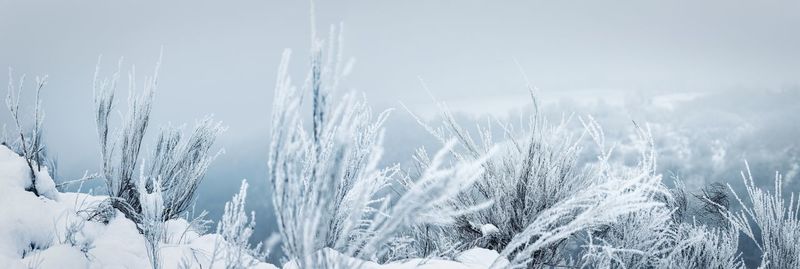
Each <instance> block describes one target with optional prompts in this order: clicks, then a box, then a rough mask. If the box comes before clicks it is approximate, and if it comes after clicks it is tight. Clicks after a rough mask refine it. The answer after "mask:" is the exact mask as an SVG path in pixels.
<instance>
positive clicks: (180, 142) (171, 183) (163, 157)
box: [93, 60, 224, 224]
mask: <svg viewBox="0 0 800 269" xmlns="http://www.w3.org/2000/svg"><path fill="white" fill-rule="evenodd" d="M159 66H160V60H159V63H158V64H156V68H155V75H154V76H153V77H152V78H145V85H144V87H143V90H142V92H141V93H139V94H136V91H137V90H136V89H135V87H136V84H135V82H134V80H135V73H134V72H133V71H131V72H130V74H129V93H130V95H129V97H128V112H127V115H126V117H125V118H124V119H123V122H122V123H121V124H122V128H121V129H120V130H117V131H116V132H114V133H111V131H110V129H111V128H110V126H109V125H110V122H109V116H110V114H111V112H112V110H113V108H114V99H115V91H116V88H117V84H118V83H119V77H120V71H119V70H118V71H117V72H115V73H114V74H113V75H112V77H111V78H110V79H108V78H107V79H103V80H100V79H99V78H98V76H99V65H98V68H97V70H96V71H95V79H94V83H93V86H94V87H93V89H94V104H95V112H96V118H95V119H96V123H97V133H98V136H99V141H100V153H101V156H102V161H103V173H102V174H103V177H104V179H105V182H106V188H107V191H108V195H109V196H110V197H111V204H112V205H113V207H114V208H116V209H117V210H119V211H121V212H122V213H123V214H125V216H126V217H128V218H129V219H131V220H134V221H135V222H136V223H140V224H141V223H143V222H142V217H143V205H142V201H141V196H140V195H139V192H140V189H139V188H137V185H136V184H137V183H136V182H137V180H135V179H134V175H135V173H136V171H137V167H138V165H137V164H138V163H139V162H140V160H141V159H142V158H141V157H140V155H141V154H140V151H141V149H142V144H143V141H142V139H143V137H144V135H145V132H146V131H147V128H148V125H149V122H150V111H151V110H152V103H153V94H154V91H155V89H156V87H157V85H158V69H159ZM120 69H121V61H120ZM223 130H224V128H223V127H221V126H220V124H219V123H214V122H213V121H212V120H211V119H210V118H206V119H204V120H202V121H199V122H198V123H197V124H196V125H195V127H194V130H193V131H192V132H191V134H190V135H189V136H188V137H187V136H185V135H184V134H183V133H182V131H181V130H180V128H175V127H167V128H165V129H164V130H162V131H161V133H160V134H159V136H158V138H157V140H156V144H155V148H154V150H153V153H152V154H151V155H150V156H149V158H150V159H149V160H148V161H147V164H148V165H147V166H141V167H138V168H139V169H140V170H141V171H139V172H140V174H142V177H143V178H145V182H148V183H147V184H148V188H152V187H151V186H150V185H151V182H152V181H153V180H157V181H158V182H160V183H159V185H160V186H159V188H160V190H161V193H162V201H163V206H162V207H161V208H162V211H163V212H161V213H159V216H160V217H161V219H162V221H163V220H169V219H174V218H176V217H178V216H179V215H180V214H181V213H183V212H185V211H186V210H187V209H189V207H191V205H192V204H193V202H194V197H195V192H196V191H197V187H198V185H199V184H200V181H201V180H202V179H203V177H204V176H205V173H206V171H207V169H208V166H209V165H210V163H211V161H212V160H213V159H214V158H215V157H216V154H214V153H212V152H211V146H212V145H213V143H214V141H215V139H216V137H217V135H218V134H219V133H220V132H222V131H223Z"/></svg>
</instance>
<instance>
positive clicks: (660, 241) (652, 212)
mask: <svg viewBox="0 0 800 269" xmlns="http://www.w3.org/2000/svg"><path fill="white" fill-rule="evenodd" d="M674 212H675V210H674V208H670V207H666V206H659V207H654V208H651V209H649V210H640V211H636V212H633V213H630V214H627V215H624V216H622V217H620V218H619V219H618V220H617V221H616V222H614V223H612V224H610V225H606V226H603V227H602V228H599V229H595V230H594V231H592V232H589V233H588V234H587V236H586V238H587V239H588V240H587V241H588V242H587V243H585V244H584V245H583V246H582V248H583V251H582V252H581V253H580V256H579V259H580V260H581V263H582V264H583V266H584V267H590V268H617V267H619V268H743V266H744V265H743V261H742V259H741V255H740V252H739V251H738V234H737V232H736V230H734V229H730V228H728V227H711V226H707V225H700V224H697V223H681V222H677V221H676V220H675V219H674V217H673V214H674Z"/></svg>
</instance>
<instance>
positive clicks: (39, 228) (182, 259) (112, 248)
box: [0, 146, 508, 269]
mask: <svg viewBox="0 0 800 269" xmlns="http://www.w3.org/2000/svg"><path fill="white" fill-rule="evenodd" d="M43 171H45V172H43V173H40V174H38V175H37V176H36V188H37V190H38V191H39V193H40V194H41V196H39V197H37V196H36V195H34V193H33V192H30V191H27V190H26V189H30V188H31V187H32V186H31V185H32V180H31V177H30V174H29V173H30V170H29V169H28V167H27V165H26V163H25V160H24V159H23V158H22V157H20V156H18V155H17V154H16V153H14V152H13V151H11V150H10V149H8V148H7V147H5V146H0V216H2V218H0V268H42V269H46V268H148V267H150V265H149V260H148V254H147V248H146V242H145V238H144V236H143V235H142V234H140V233H139V231H138V230H137V228H136V224H135V223H134V222H133V221H131V220H129V219H126V218H125V217H124V215H123V214H121V213H120V212H118V211H117V212H116V214H115V216H113V217H110V218H109V219H103V218H102V217H101V216H99V214H98V212H100V210H98V208H100V207H102V204H103V201H104V200H105V199H106V198H107V197H106V196H101V195H91V194H85V193H71V192H64V193H61V192H59V191H58V190H56V187H55V184H54V182H53V180H52V178H51V177H50V176H49V175H48V174H47V173H46V170H44V169H43ZM106 221H107V223H105V222H106ZM223 240H224V239H223V238H222V236H220V235H218V234H213V233H211V234H200V233H199V232H198V231H196V230H195V229H193V228H192V226H191V225H190V224H189V222H188V221H187V220H185V219H174V220H170V221H167V222H166V223H165V232H164V235H163V238H162V244H161V246H160V254H161V255H160V257H161V266H162V268H226V264H225V262H224V258H223V257H224V252H225V251H226V249H224V248H225V247H224V245H225V244H222V241H223ZM214 253H216V254H214ZM321 253H323V254H324V256H325V257H326V258H327V259H332V261H336V262H337V263H339V264H342V262H344V263H345V264H349V265H351V266H356V265H358V266H360V267H361V268H367V269H373V268H374V269H378V268H382V269H406V268H464V269H478V268H489V267H490V266H491V265H492V263H493V262H495V261H497V262H496V264H495V265H496V266H503V265H506V264H507V263H508V262H507V261H506V260H505V259H504V258H499V255H498V253H497V252H495V251H492V250H486V249H480V248H476V249H471V250H467V251H465V252H463V253H461V254H460V255H457V256H456V259H455V260H454V261H450V260H442V259H411V260H406V261H402V262H396V263H391V264H384V265H379V264H377V263H374V262H368V261H360V260H357V259H354V258H349V257H345V256H344V255H342V254H339V253H336V252H335V251H333V250H330V249H325V250H323V251H321ZM211 257H215V258H214V259H212V258H211ZM498 258H499V259H498ZM249 259H252V258H251V257H250V258H249ZM251 268H261V269H269V268H277V267H276V266H274V265H272V264H268V263H263V262H258V263H256V264H255V265H254V266H252V267H251ZM283 268H296V265H295V264H294V263H293V262H288V263H287V264H286V265H285V266H283Z"/></svg>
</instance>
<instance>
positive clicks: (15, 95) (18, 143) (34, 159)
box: [2, 69, 57, 199]
mask: <svg viewBox="0 0 800 269" xmlns="http://www.w3.org/2000/svg"><path fill="white" fill-rule="evenodd" d="M24 84H25V75H23V76H22V77H20V79H19V82H18V85H14V76H13V73H12V71H11V69H9V71H8V94H7V95H6V99H5V102H6V108H7V109H8V112H9V113H10V115H11V119H12V121H13V122H14V127H15V129H16V132H15V134H14V135H13V137H15V138H16V139H15V140H13V141H9V139H8V138H7V137H5V138H4V141H2V145H5V146H8V147H9V148H10V149H12V150H13V151H14V152H16V153H17V154H19V155H20V156H22V157H23V158H25V162H26V164H27V165H28V169H29V170H30V178H31V184H30V186H29V187H28V188H27V190H28V191H30V192H33V194H35V195H36V196H39V195H44V196H45V197H48V198H50V199H56V197H55V195H56V194H57V192H56V191H55V186H49V185H52V183H50V184H48V183H49V182H52V179H49V180H48V179H43V180H37V179H38V177H42V176H46V177H49V175H51V174H53V173H52V172H53V171H50V172H48V171H46V170H47V169H46V167H45V166H46V165H48V164H49V165H51V167H52V166H53V164H54V161H53V159H48V158H47V151H46V148H45V145H44V139H43V134H44V130H43V127H42V123H43V122H44V110H43V109H42V100H41V92H42V89H43V88H44V87H45V86H46V85H47V76H44V77H36V94H35V99H34V106H33V113H32V118H31V121H32V123H31V126H30V127H28V128H26V127H25V126H24V124H23V123H22V117H23V116H22V115H20V107H19V102H20V97H21V95H22V89H23V86H24ZM4 127H5V126H4ZM4 132H5V130H4ZM4 135H5V134H4ZM43 169H44V172H43ZM50 170H52V169H50Z"/></svg>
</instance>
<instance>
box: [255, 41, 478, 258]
mask: <svg viewBox="0 0 800 269" xmlns="http://www.w3.org/2000/svg"><path fill="white" fill-rule="evenodd" d="M331 36H336V30H335V28H333V27H332V30H331ZM337 44H341V42H330V43H329V46H328V47H329V49H328V50H327V53H328V54H327V55H325V57H323V53H322V50H321V47H322V42H320V41H318V40H316V39H315V40H314V46H313V47H312V53H311V54H312V62H311V71H310V75H309V79H308V80H307V81H306V83H304V85H303V86H302V89H300V90H298V89H297V88H296V87H295V86H293V85H292V82H291V80H290V78H289V76H288V75H287V69H288V61H289V56H290V51H288V50H287V51H286V52H284V55H283V60H282V61H281V65H280V67H279V73H278V79H277V83H276V89H275V98H274V99H273V102H274V103H273V104H274V105H273V111H272V130H271V132H272V133H271V139H272V141H271V144H270V152H269V159H268V169H269V175H268V176H269V183H270V185H271V187H272V189H273V191H274V194H273V202H274V206H275V211H276V219H277V222H278V226H279V230H280V234H281V238H282V242H283V248H284V252H285V253H286V255H287V258H289V259H290V262H291V263H292V264H294V265H295V266H297V267H300V268H330V267H332V266H337V265H338V266H341V267H344V268H348V267H351V266H354V265H352V264H349V263H346V264H344V265H343V264H338V262H337V261H335V259H334V260H331V259H329V258H326V256H329V255H327V254H326V253H328V252H330V251H324V250H323V249H326V248H330V249H332V250H335V251H336V252H340V253H342V254H344V255H346V256H349V257H356V258H360V259H365V260H374V259H376V257H380V256H383V255H384V254H383V253H384V252H385V251H386V249H385V248H382V246H384V245H385V244H387V243H388V242H390V241H391V240H393V238H394V235H395V234H396V233H397V231H399V230H400V229H402V228H404V227H406V226H408V225H410V224H412V223H415V222H418V221H423V222H424V221H427V220H428V219H431V220H436V221H440V220H442V219H447V218H450V217H451V215H453V212H448V211H447V210H444V209H442V208H440V207H438V205H439V204H442V201H443V200H447V199H449V198H452V196H454V195H455V194H457V193H459V192H460V191H461V190H462V189H463V188H464V187H465V186H468V185H469V184H470V183H471V182H472V181H474V180H475V179H476V176H477V174H478V172H479V171H480V169H481V168H480V162H481V161H482V160H475V161H471V162H459V163H457V164H456V165H454V166H452V167H445V165H444V163H445V158H444V156H445V154H444V153H440V154H438V155H437V158H435V163H434V165H431V166H430V169H427V170H426V171H425V172H424V173H423V174H422V176H421V177H420V178H418V179H416V180H415V184H413V185H412V186H411V187H410V188H409V191H407V192H405V193H404V194H402V195H400V196H399V197H396V198H395V199H392V197H390V196H387V195H386V194H385V193H386V192H387V191H388V189H387V187H389V186H390V184H391V183H392V179H393V177H394V176H395V175H396V174H397V172H398V168H397V167H396V166H391V167H388V168H379V167H378V162H379V159H380V157H381V154H382V150H383V149H382V147H381V141H382V137H383V135H382V134H383V131H382V128H381V126H382V124H383V122H384V121H385V120H386V118H387V116H388V111H385V112H383V113H381V114H379V115H378V116H377V118H373V117H374V116H373V113H372V111H371V109H370V108H369V107H368V106H367V105H366V103H365V102H364V100H363V99H360V98H356V96H354V95H352V94H349V95H345V96H344V97H343V98H342V99H341V100H340V102H338V104H337V105H335V106H329V103H330V95H331V94H332V93H333V92H334V90H335V89H336V87H337V85H338V83H339V81H340V79H341V78H342V77H343V76H344V73H346V72H345V71H346V69H348V68H346V67H343V66H342V65H341V52H340V50H339V48H338V46H337ZM300 91H302V92H306V91H307V92H310V93H311V98H310V99H311V107H312V109H311V110H312V111H311V119H312V124H311V130H306V129H305V128H304V125H303V123H302V120H301V119H302V118H303V117H301V115H302V114H301V112H300V107H301V104H302V100H303V94H301V93H300ZM445 150H448V149H447V148H446V149H445ZM433 216H435V217H436V218H435V219H432V218H430V217H433Z"/></svg>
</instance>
